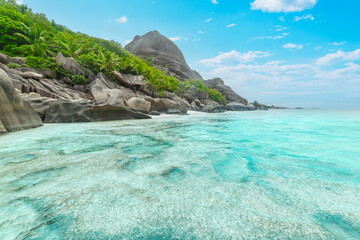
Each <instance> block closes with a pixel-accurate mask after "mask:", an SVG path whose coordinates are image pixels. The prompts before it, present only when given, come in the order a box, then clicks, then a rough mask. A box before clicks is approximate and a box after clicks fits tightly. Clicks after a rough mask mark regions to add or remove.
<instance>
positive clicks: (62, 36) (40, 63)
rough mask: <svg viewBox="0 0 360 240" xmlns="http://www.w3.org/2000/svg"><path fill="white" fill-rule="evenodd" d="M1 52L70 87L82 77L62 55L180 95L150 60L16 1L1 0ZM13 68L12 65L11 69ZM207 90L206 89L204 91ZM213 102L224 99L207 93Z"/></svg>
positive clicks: (96, 69)
mask: <svg viewBox="0 0 360 240" xmlns="http://www.w3.org/2000/svg"><path fill="white" fill-rule="evenodd" d="M0 51H1V52H3V53H5V54H7V55H9V56H21V57H26V58H27V61H26V65H27V66H28V67H32V68H37V69H43V70H51V71H52V72H53V73H54V74H55V75H56V76H58V77H67V79H69V80H68V81H67V82H68V83H69V84H87V82H88V81H87V80H86V79H85V78H84V77H82V76H72V75H70V74H69V73H68V72H66V71H64V70H63V69H62V68H60V67H59V66H58V64H57V63H55V60H54V58H55V56H56V54H57V53H59V52H61V53H62V54H64V56H66V57H73V58H74V59H76V60H77V61H78V62H79V63H80V64H81V65H82V66H84V67H86V68H88V69H89V70H91V71H92V72H93V73H94V74H97V73H99V72H104V73H106V74H109V73H110V72H111V71H113V70H117V71H119V72H122V73H127V74H139V75H143V76H144V78H145V79H146V81H147V85H148V88H149V89H151V91H154V92H162V91H169V92H173V93H177V94H183V90H181V89H179V86H180V87H181V88H182V87H183V85H181V82H180V81H179V80H178V79H177V78H175V77H172V76H168V75H166V74H165V73H164V72H162V71H160V70H159V69H157V68H156V67H154V66H153V63H152V59H141V58H139V57H136V56H134V55H133V54H131V53H129V52H128V51H126V50H125V49H123V48H122V47H121V45H120V44H119V43H117V42H115V41H108V40H103V39H99V38H94V37H90V36H88V35H86V34H82V33H74V32H72V31H71V30H69V29H68V28H66V27H65V26H62V25H59V24H56V23H55V22H54V21H49V20H48V19H47V18H46V16H45V15H44V14H38V13H33V12H32V10H31V9H30V8H28V7H27V6H26V5H17V4H16V2H15V0H0ZM12 67H15V66H12ZM207 90H208V89H207ZM209 94H210V97H211V99H212V100H214V101H216V102H219V103H221V104H223V102H224V101H223V99H224V97H223V96H222V95H221V94H220V93H218V92H216V91H214V90H210V91H209Z"/></svg>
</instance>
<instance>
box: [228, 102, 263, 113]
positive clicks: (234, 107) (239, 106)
mask: <svg viewBox="0 0 360 240" xmlns="http://www.w3.org/2000/svg"><path fill="white" fill-rule="evenodd" d="M226 108H227V110H229V111H253V110H256V108H255V106H254V105H252V104H249V105H245V104H243V103H236V102H232V103H229V104H228V105H226Z"/></svg>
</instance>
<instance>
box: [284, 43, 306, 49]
mask: <svg viewBox="0 0 360 240" xmlns="http://www.w3.org/2000/svg"><path fill="white" fill-rule="evenodd" d="M303 47H304V45H301V44H295V43H287V44H284V46H283V48H296V49H302V48H303Z"/></svg>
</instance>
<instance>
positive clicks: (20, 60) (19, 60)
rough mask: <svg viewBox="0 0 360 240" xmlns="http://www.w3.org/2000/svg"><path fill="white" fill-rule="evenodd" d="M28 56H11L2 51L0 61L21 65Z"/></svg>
mask: <svg viewBox="0 0 360 240" xmlns="http://www.w3.org/2000/svg"><path fill="white" fill-rule="evenodd" d="M25 62H26V58H23V57H9V56H8V55H5V54H2V53H0V63H2V64H9V63H16V64H19V65H22V64H25Z"/></svg>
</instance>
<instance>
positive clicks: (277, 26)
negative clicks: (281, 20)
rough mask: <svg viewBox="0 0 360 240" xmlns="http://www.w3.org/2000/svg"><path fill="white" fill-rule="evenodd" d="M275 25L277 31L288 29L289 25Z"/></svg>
mask: <svg viewBox="0 0 360 240" xmlns="http://www.w3.org/2000/svg"><path fill="white" fill-rule="evenodd" d="M274 27H275V28H276V29H275V32H282V31H285V30H286V29H288V28H287V27H283V26H280V25H276V26H274Z"/></svg>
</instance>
